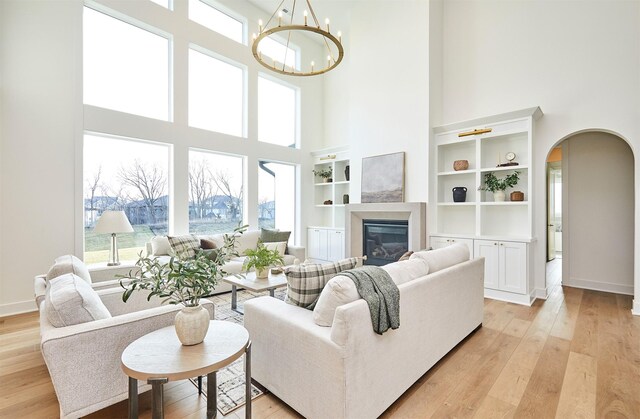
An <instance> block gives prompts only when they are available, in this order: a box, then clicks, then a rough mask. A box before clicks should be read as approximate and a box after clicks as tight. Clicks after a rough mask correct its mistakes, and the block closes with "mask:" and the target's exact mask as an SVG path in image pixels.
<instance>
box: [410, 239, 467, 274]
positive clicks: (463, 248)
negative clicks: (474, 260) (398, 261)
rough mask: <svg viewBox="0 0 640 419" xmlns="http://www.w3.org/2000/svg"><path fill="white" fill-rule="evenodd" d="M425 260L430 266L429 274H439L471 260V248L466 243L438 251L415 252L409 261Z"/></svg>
mask: <svg viewBox="0 0 640 419" xmlns="http://www.w3.org/2000/svg"><path fill="white" fill-rule="evenodd" d="M415 258H421V259H424V260H425V261H426V262H427V264H428V265H429V273H434V272H438V271H440V270H442V269H445V268H448V267H450V266H453V265H457V264H458V263H462V262H466V261H468V260H469V247H468V246H467V245H466V244H464V243H455V244H452V245H450V246H447V247H443V248H441V249H436V250H423V251H420V252H415V253H414V254H412V255H411V257H410V258H409V260H413V259H415Z"/></svg>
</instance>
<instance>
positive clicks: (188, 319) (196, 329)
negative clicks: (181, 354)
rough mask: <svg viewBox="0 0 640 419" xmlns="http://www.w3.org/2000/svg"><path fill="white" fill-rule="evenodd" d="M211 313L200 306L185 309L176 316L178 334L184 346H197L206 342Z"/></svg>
mask: <svg viewBox="0 0 640 419" xmlns="http://www.w3.org/2000/svg"><path fill="white" fill-rule="evenodd" d="M210 320H211V319H210V318H209V311H208V310H207V309H206V308H204V307H202V306H201V305H200V304H198V305H197V306H196V307H184V308H183V309H182V310H180V311H179V312H178V314H176V320H175V325H176V334H177V335H178V339H180V342H182V344H183V345H197V344H198V343H200V342H202V341H203V340H204V337H205V336H206V335H207V330H208V329H209V321H210Z"/></svg>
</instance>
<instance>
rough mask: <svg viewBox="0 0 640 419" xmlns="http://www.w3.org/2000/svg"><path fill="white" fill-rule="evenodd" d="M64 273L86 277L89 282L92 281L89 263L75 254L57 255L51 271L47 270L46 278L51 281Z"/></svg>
mask: <svg viewBox="0 0 640 419" xmlns="http://www.w3.org/2000/svg"><path fill="white" fill-rule="evenodd" d="M64 274H74V275H77V276H79V277H80V278H82V279H84V280H85V281H86V282H87V283H89V284H90V283H91V274H90V273H89V269H88V268H87V265H85V263H84V262H83V261H81V260H80V259H78V258H77V257H75V256H74V255H64V256H60V257H57V258H56V259H55V263H54V264H53V266H52V267H51V268H50V269H49V272H47V276H46V280H47V281H51V280H52V279H54V278H56V277H58V276H60V275H64Z"/></svg>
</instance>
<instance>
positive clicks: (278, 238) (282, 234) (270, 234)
mask: <svg viewBox="0 0 640 419" xmlns="http://www.w3.org/2000/svg"><path fill="white" fill-rule="evenodd" d="M289 237H291V232H290V231H280V230H271V229H268V228H261V229H260V241H261V242H262V243H275V242H285V243H289ZM284 252H285V253H287V247H285V249H284Z"/></svg>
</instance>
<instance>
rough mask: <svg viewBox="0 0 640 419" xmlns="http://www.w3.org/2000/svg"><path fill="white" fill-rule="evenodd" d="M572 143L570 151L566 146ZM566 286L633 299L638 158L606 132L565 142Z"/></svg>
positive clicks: (564, 223)
mask: <svg viewBox="0 0 640 419" xmlns="http://www.w3.org/2000/svg"><path fill="white" fill-rule="evenodd" d="M565 143H566V146H565ZM564 150H566V153H564V154H563V160H566V161H563V167H565V170H563V173H562V180H563V185H562V187H563V189H566V190H567V195H568V197H567V200H566V201H567V202H563V205H562V209H563V235H565V236H566V237H567V240H566V242H567V243H568V244H569V246H567V248H566V249H565V251H564V252H563V258H564V259H563V264H565V263H568V266H567V268H568V275H567V276H566V277H563V280H562V283H563V284H565V285H569V286H577V287H581V288H589V289H596V290H603V291H610V292H617V293H624V294H633V225H634V220H633V212H634V211H633V205H634V182H633V167H634V158H633V154H632V152H631V150H630V149H629V146H628V145H627V143H626V142H625V141H624V140H622V139H620V138H617V137H615V136H613V135H611V134H607V133H602V132H589V133H582V134H578V135H575V136H572V137H571V138H569V139H567V140H565V142H564V143H563V151H564Z"/></svg>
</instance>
